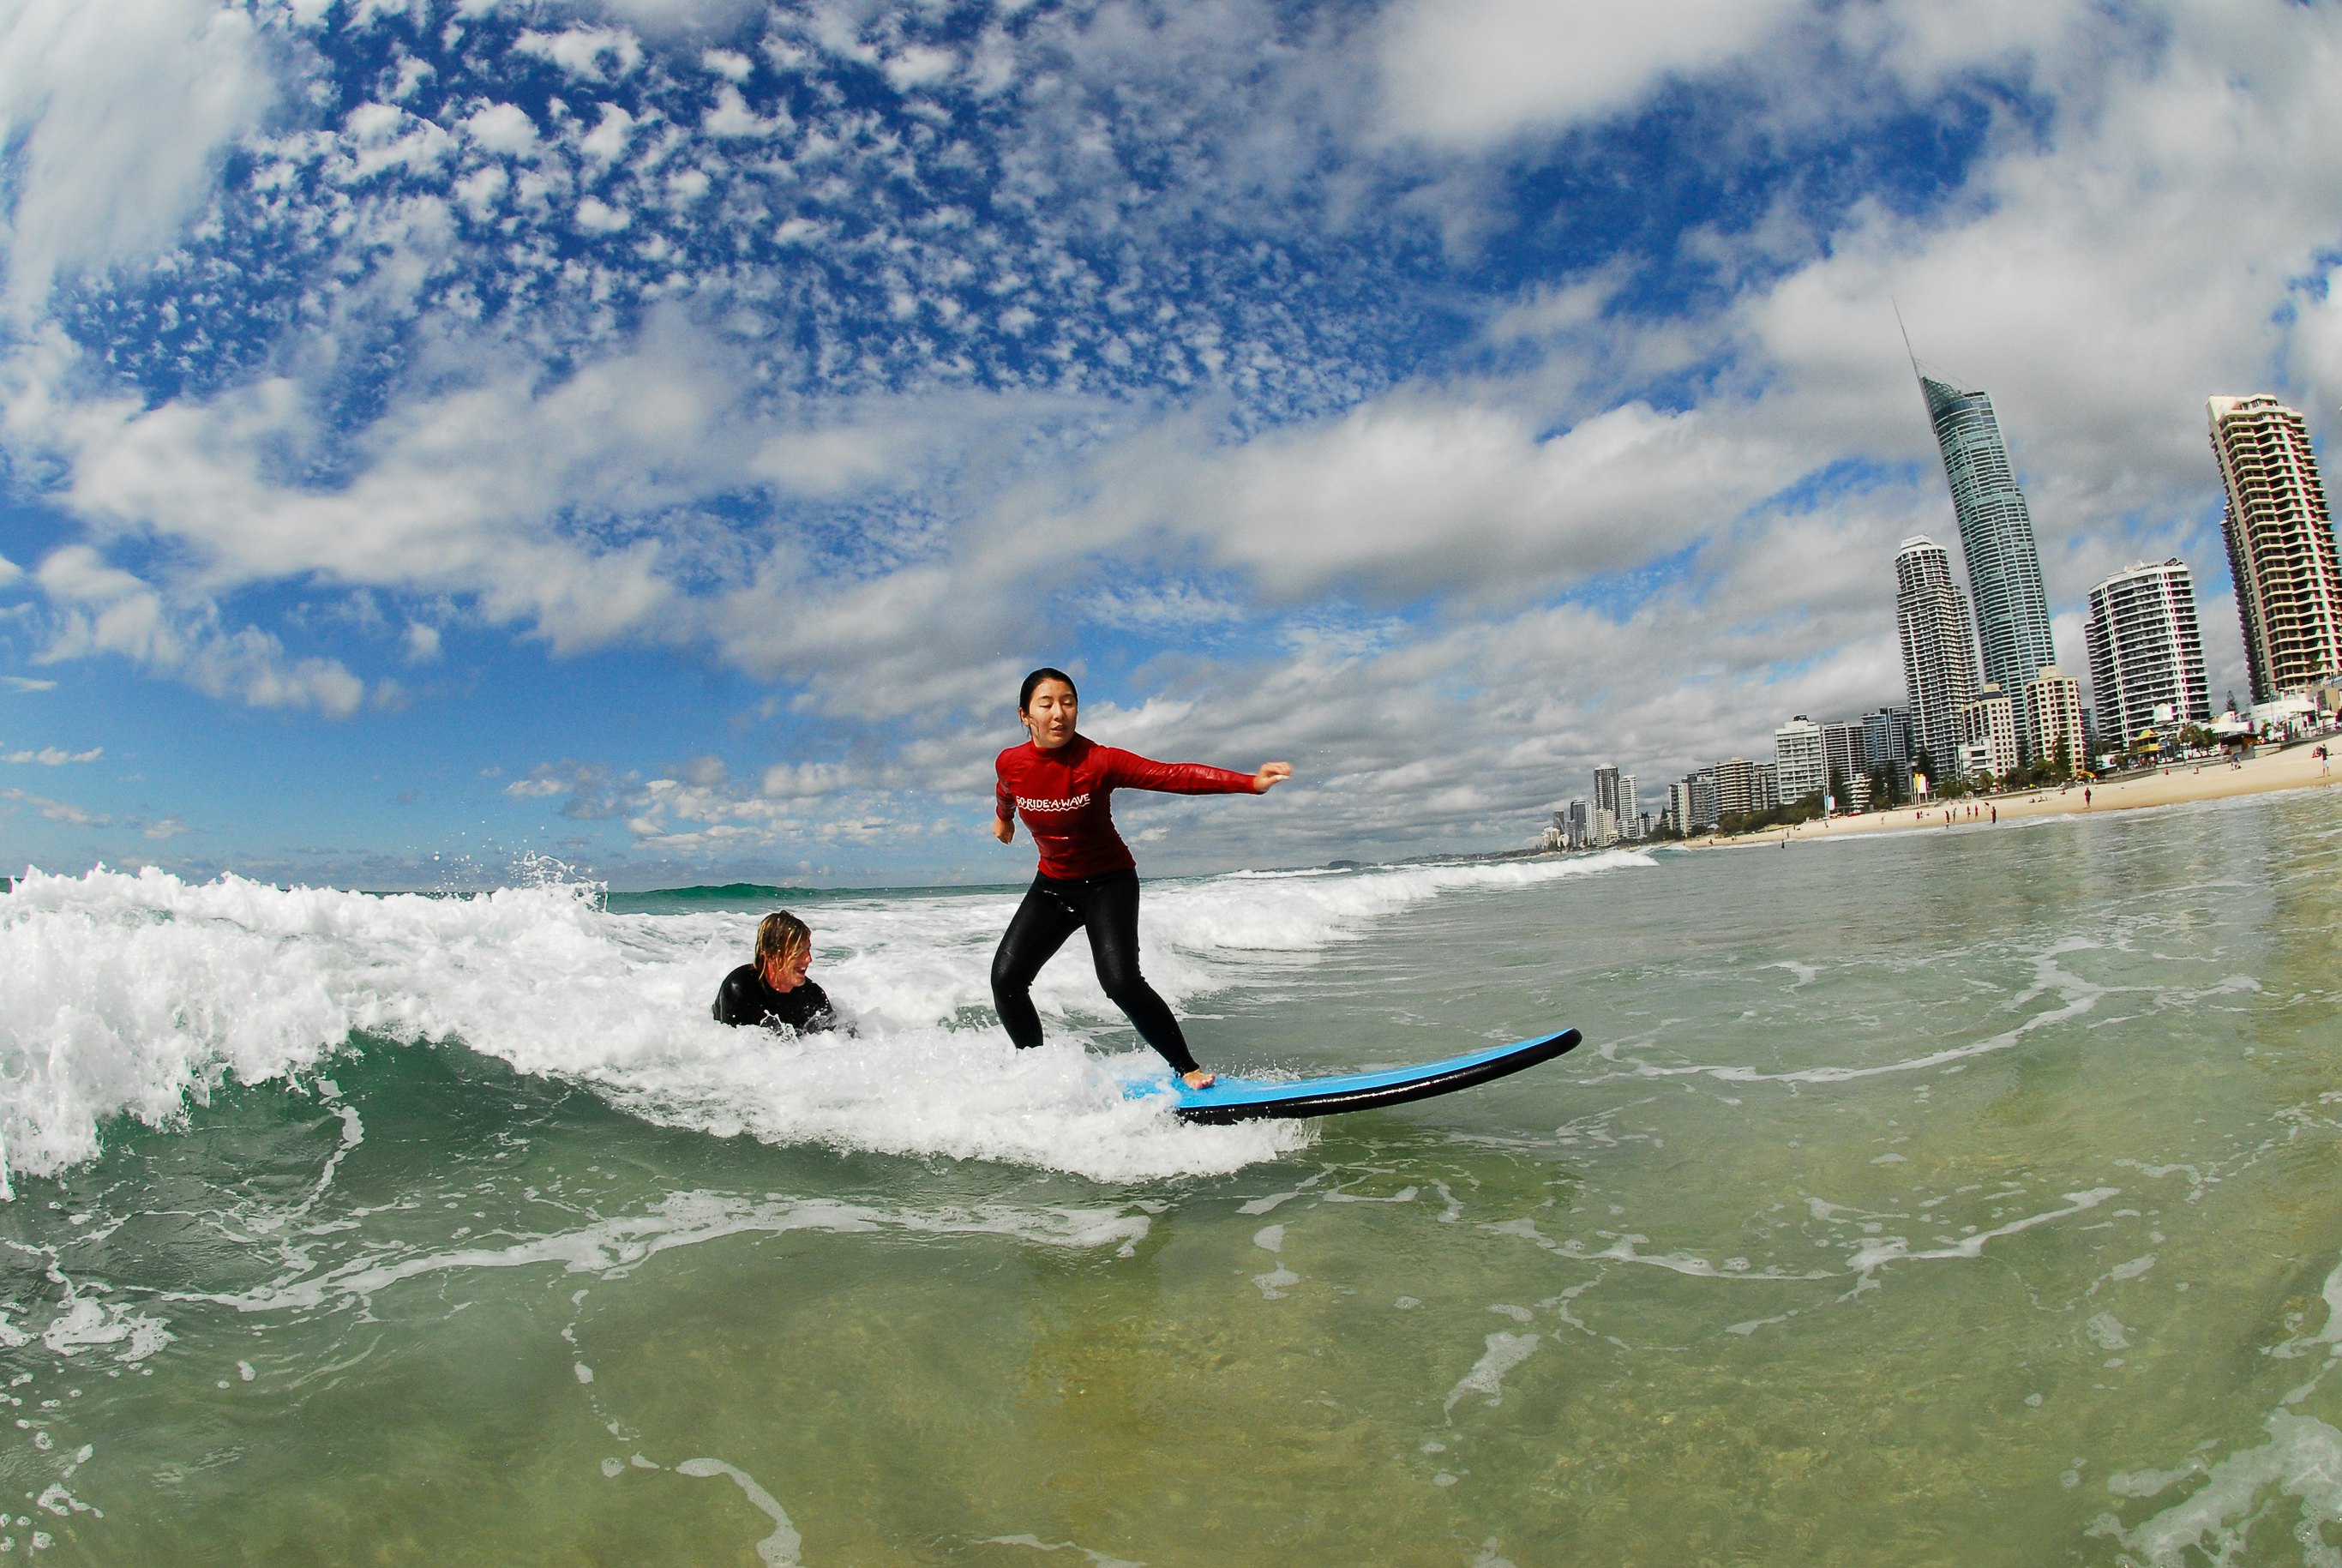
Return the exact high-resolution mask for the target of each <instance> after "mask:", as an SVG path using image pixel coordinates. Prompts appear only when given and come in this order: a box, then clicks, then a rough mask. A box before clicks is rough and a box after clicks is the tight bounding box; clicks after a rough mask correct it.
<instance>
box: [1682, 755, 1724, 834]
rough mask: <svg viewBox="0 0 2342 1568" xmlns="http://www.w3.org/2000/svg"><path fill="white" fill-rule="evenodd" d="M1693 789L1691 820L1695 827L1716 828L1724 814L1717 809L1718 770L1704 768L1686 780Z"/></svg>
mask: <svg viewBox="0 0 2342 1568" xmlns="http://www.w3.org/2000/svg"><path fill="white" fill-rule="evenodd" d="M1684 783H1685V784H1687V785H1689V786H1690V789H1691V820H1692V825H1693V826H1695V827H1714V826H1715V825H1716V822H1717V819H1718V818H1720V817H1721V816H1722V815H1723V814H1722V813H1721V812H1719V811H1717V810H1716V770H1715V769H1714V768H1702V769H1700V770H1699V772H1697V773H1696V774H1691V775H1690V776H1689V777H1687V778H1686V779H1685V780H1684Z"/></svg>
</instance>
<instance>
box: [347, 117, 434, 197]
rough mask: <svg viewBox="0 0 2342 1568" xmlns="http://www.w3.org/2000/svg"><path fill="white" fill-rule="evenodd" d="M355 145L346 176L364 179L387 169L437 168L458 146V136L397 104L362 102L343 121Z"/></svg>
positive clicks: (415, 171)
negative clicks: (456, 140) (411, 113)
mask: <svg viewBox="0 0 2342 1568" xmlns="http://www.w3.org/2000/svg"><path fill="white" fill-rule="evenodd" d="M343 129H344V130H345V132H346V133H347V134H348V135H349V137H350V141H351V144H352V147H353V153H352V156H351V158H350V160H349V165H348V169H347V174H346V177H347V178H350V179H356V180H363V179H365V178H366V177H367V176H369V175H375V174H379V173H380V172H382V171H383V170H385V169H389V168H400V169H405V170H406V171H408V172H409V173H411V174H422V173H425V172H428V171H430V170H432V169H435V168H437V167H438V166H439V165H440V164H441V163H442V162H443V161H444V160H445V158H446V156H447V155H448V154H450V153H452V152H454V151H455V137H453V136H451V135H448V134H447V133H446V131H445V129H444V128H443V127H441V126H440V125H436V124H435V123H434V122H432V121H430V120H425V119H419V118H417V117H416V116H415V115H410V114H408V113H407V112H406V111H405V109H402V108H400V107H399V106H398V105H395V104H361V105H358V106H357V107H356V108H355V109H353V110H351V111H350V113H349V117H348V118H347V119H346V120H345V121H344V122H343Z"/></svg>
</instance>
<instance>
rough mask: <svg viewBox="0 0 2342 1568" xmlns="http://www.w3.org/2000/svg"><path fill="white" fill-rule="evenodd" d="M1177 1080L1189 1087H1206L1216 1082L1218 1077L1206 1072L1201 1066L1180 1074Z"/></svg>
mask: <svg viewBox="0 0 2342 1568" xmlns="http://www.w3.org/2000/svg"><path fill="white" fill-rule="evenodd" d="M1179 1082H1181V1083H1182V1084H1186V1085H1187V1087H1188V1088H1190V1089H1208V1088H1210V1087H1211V1086H1212V1085H1213V1084H1216V1083H1218V1082H1219V1079H1217V1078H1216V1077H1215V1076H1213V1075H1212V1074H1209V1073H1207V1072H1206V1071H1205V1070H1204V1069H1203V1068H1201V1067H1198V1068H1196V1070H1195V1071H1194V1072H1192V1073H1182V1074H1179Z"/></svg>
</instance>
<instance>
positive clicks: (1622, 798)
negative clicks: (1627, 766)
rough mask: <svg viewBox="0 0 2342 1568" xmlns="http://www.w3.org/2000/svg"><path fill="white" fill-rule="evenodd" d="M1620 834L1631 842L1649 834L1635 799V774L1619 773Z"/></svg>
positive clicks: (1635, 841) (1638, 840)
mask: <svg viewBox="0 0 2342 1568" xmlns="http://www.w3.org/2000/svg"><path fill="white" fill-rule="evenodd" d="M1618 836H1619V837H1620V838H1623V839H1626V841H1628V842H1629V843H1637V842H1640V841H1641V840H1642V839H1643V838H1645V837H1646V836H1647V834H1646V833H1645V831H1644V828H1643V812H1642V808H1641V806H1640V805H1638V804H1636V800H1635V775H1634V774H1619V775H1618Z"/></svg>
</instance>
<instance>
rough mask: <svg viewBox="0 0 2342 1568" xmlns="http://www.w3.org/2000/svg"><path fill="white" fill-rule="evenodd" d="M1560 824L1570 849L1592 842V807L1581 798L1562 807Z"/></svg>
mask: <svg viewBox="0 0 2342 1568" xmlns="http://www.w3.org/2000/svg"><path fill="white" fill-rule="evenodd" d="M1561 818H1562V825H1563V829H1564V831H1565V834H1566V836H1567V838H1568V840H1569V847H1570V848H1572V849H1584V848H1585V847H1586V845H1587V844H1592V843H1593V842H1594V814H1593V808H1592V807H1590V806H1588V805H1587V804H1586V802H1584V801H1583V800H1574V801H1571V802H1570V803H1569V804H1568V805H1566V806H1565V807H1564V808H1563V809H1562V814H1561Z"/></svg>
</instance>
